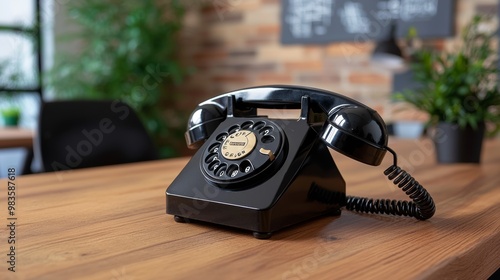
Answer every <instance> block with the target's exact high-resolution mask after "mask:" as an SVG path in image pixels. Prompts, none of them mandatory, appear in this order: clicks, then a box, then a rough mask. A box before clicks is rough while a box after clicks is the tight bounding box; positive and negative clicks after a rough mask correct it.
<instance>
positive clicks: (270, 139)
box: [260, 135, 274, 144]
mask: <svg viewBox="0 0 500 280" xmlns="http://www.w3.org/2000/svg"><path fill="white" fill-rule="evenodd" d="M260 141H261V142H262V143H265V144H267V143H272V142H274V137H273V136H271V135H266V136H264V137H262V138H261V139H260Z"/></svg>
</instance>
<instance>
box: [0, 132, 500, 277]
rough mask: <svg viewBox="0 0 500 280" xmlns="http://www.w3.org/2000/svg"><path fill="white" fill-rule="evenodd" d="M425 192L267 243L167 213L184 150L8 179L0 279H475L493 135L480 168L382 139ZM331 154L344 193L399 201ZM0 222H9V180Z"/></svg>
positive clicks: (498, 178)
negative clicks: (444, 161) (413, 213)
mask: <svg viewBox="0 0 500 280" xmlns="http://www.w3.org/2000/svg"><path fill="white" fill-rule="evenodd" d="M390 144H391V147H393V148H394V149H395V150H396V151H397V152H398V154H399V162H400V164H401V165H402V167H404V168H405V169H406V170H407V171H409V172H410V173H411V174H412V175H413V176H414V177H415V178H416V179H418V180H419V182H420V183H421V184H422V185H424V187H426V188H427V189H428V190H429V192H430V193H431V194H432V196H433V197H434V200H435V202H436V205H437V212H436V215H435V216H434V217H433V218H431V219H430V220H428V221H417V220H415V219H410V218H401V217H391V216H381V215H362V214H356V213H352V212H349V211H345V210H344V211H343V212H342V215H341V216H340V217H324V218H320V219H317V220H314V221H311V222H307V223H304V224H300V225H298V226H295V227H292V228H289V229H285V230H282V231H279V232H277V233H275V234H274V235H273V237H272V238H271V239H270V240H257V239H255V238H253V237H252V235H251V233H250V232H246V231H241V230H235V229H230V228H225V227H220V226H215V225H210V224H201V223H190V224H179V223H176V222H174V220H173V217H172V216H169V215H166V214H165V189H166V188H167V187H168V185H169V184H170V183H171V182H172V180H173V179H174V178H175V177H176V175H177V174H178V173H179V172H180V170H181V169H182V168H183V167H184V165H185V164H186V163H187V161H188V158H180V159H172V160H161V161H154V162H145V163H137V164H127V165H117V166H111V167H101V168H91V169H80V170H75V171H68V172H59V173H46V174H37V175H27V176H19V177H17V178H16V180H15V182H16V188H17V200H16V203H17V204H16V206H17V208H16V217H17V221H16V225H17V227H16V257H17V258H16V272H10V271H8V270H7V268H8V263H7V262H6V261H7V260H8V259H7V258H8V257H7V254H8V253H9V251H8V250H9V244H7V238H8V235H9V230H8V228H7V227H6V226H2V227H1V231H0V248H1V253H0V256H1V257H0V263H1V265H0V279H51V280H52V279H122V280H124V279H127V280H130V279H481V278H483V279H484V278H487V277H488V276H489V275H491V274H492V273H493V272H494V271H495V270H497V269H498V268H499V267H500V204H499V202H500V142H499V141H498V140H496V141H488V142H487V143H486V145H485V148H484V151H483V160H482V164H480V165H475V164H453V165H438V164H437V163H436V162H435V159H434V154H433V148H432V144H431V142H430V141H429V140H418V141H417V140H408V141H402V140H393V139H391V141H390ZM332 155H333V156H334V158H335V161H336V162H337V164H338V166H339V168H340V170H341V173H342V174H343V176H344V179H345V181H346V182H347V191H348V194H353V195H362V196H368V197H387V198H401V199H404V198H405V196H404V194H402V193H401V191H400V190H399V189H396V188H395V187H394V186H393V185H392V184H391V182H389V181H388V180H387V179H386V177H385V176H383V174H382V172H383V170H384V169H385V168H386V167H388V166H389V165H390V164H391V162H392V159H391V158H390V157H389V156H387V157H386V159H385V160H384V162H383V163H382V165H381V166H379V167H371V166H367V165H364V164H362V163H358V162H356V161H353V160H351V159H349V158H346V157H344V156H342V155H340V154H338V153H336V152H332ZM0 185H1V186H2V188H1V189H2V191H1V200H0V201H1V203H0V209H1V210H0V213H1V216H0V218H1V219H2V222H3V223H5V224H8V222H7V205H6V195H7V189H6V186H7V180H6V179H2V180H0Z"/></svg>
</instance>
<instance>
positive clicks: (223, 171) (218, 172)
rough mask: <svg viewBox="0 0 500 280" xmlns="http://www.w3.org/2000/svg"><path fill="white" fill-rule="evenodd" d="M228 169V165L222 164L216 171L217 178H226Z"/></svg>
mask: <svg viewBox="0 0 500 280" xmlns="http://www.w3.org/2000/svg"><path fill="white" fill-rule="evenodd" d="M226 169H227V165H226V164H224V163H223V164H221V165H219V167H218V168H217V169H215V176H217V177H224V175H226Z"/></svg>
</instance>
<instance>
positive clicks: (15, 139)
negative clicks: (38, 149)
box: [0, 127, 33, 149]
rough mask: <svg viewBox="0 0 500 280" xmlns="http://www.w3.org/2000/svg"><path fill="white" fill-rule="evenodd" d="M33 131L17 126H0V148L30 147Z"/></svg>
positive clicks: (31, 145)
mask: <svg viewBox="0 0 500 280" xmlns="http://www.w3.org/2000/svg"><path fill="white" fill-rule="evenodd" d="M32 147H33V131H32V130H30V129H25V128H18V127H12V128H11V127H0V149H1V148H32Z"/></svg>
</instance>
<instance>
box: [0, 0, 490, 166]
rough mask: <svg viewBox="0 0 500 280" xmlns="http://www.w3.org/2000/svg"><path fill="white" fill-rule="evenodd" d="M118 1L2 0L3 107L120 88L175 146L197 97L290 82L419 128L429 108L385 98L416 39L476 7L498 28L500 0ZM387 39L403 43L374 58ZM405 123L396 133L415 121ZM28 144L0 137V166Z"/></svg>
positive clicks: (452, 24)
mask: <svg viewBox="0 0 500 280" xmlns="http://www.w3.org/2000/svg"><path fill="white" fill-rule="evenodd" d="M124 2H125V1H116V0H100V1H97V0H83V1H69V0H38V1H36V0H17V1H10V0H0V110H1V111H2V114H4V115H8V114H11V115H12V114H14V115H15V114H16V113H17V114H19V122H18V124H17V126H18V127H20V128H26V129H35V128H36V126H37V118H38V112H39V107H40V104H41V103H42V101H44V100H57V99H112V100H118V99H119V100H122V101H124V102H126V103H128V104H129V105H130V106H131V107H132V108H134V109H135V110H136V111H137V112H138V114H139V116H140V118H141V120H142V121H143V123H144V125H145V127H146V129H147V130H148V132H149V133H150V134H151V136H152V138H153V139H154V142H155V144H156V145H157V146H158V147H159V150H160V155H161V157H174V156H182V155H189V153H190V152H189V151H188V150H187V149H186V148H185V142H184V136H183V133H184V129H185V125H186V120H187V118H188V116H189V114H190V113H191V111H192V109H193V108H195V107H196V105H197V104H198V103H200V102H202V101H204V100H206V99H208V98H210V97H213V96H215V95H218V94H221V93H224V92H227V91H232V90H235V89H239V88H244V87H250V86H258V85H266V84H295V85H302V86H311V87H317V88H323V89H327V90H330V91H334V92H338V93H341V94H343V95H347V96H349V97H352V98H354V99H357V100H359V101H361V102H363V103H365V104H366V105H368V106H370V107H372V108H374V109H375V110H377V111H378V112H379V114H380V115H381V116H382V117H383V118H384V120H385V121H386V123H388V124H392V123H394V124H396V125H395V126H394V127H395V128H396V127H398V129H399V126H398V124H399V123H403V128H405V127H406V128H411V127H412V125H414V124H415V123H416V124H417V128H416V129H417V130H419V129H422V125H421V124H422V123H423V122H425V121H426V120H427V118H428V117H427V115H426V114H425V113H422V112H419V111H417V110H416V109H413V108H412V107H410V106H408V105H406V104H403V103H399V102H395V101H393V99H392V98H391V96H392V94H393V93H394V92H396V91H401V90H404V89H405V88H411V87H413V86H414V84H413V81H412V79H411V77H409V75H410V74H409V73H408V67H407V63H408V60H409V59H411V54H412V51H413V49H414V48H415V47H426V48H432V49H435V50H440V51H451V50H453V49H455V48H456V46H457V44H458V43H459V41H460V30H461V29H462V28H463V27H464V26H466V25H467V23H469V22H470V21H471V19H472V17H473V16H474V15H477V14H480V15H491V16H492V17H493V20H492V21H490V22H489V24H490V26H488V27H487V28H497V21H498V19H497V14H498V11H499V8H498V1H497V0H456V1H453V0H450V1H448V0H425V1H416V0H413V1H412V0H387V1H361V0H358V1H354V0H352V1H349V0H337V1H336V0H319V1H318V0H316V1H312V0H310V1H301V0H198V1H195V0H188V1H174V0H157V1H153V0H144V1H126V3H124ZM391 30H392V32H391ZM417 38H418V40H417ZM391 40H392V41H391ZM387 42H389V43H391V42H393V43H394V42H395V44H396V45H397V47H398V48H399V49H400V53H399V54H398V53H397V52H396V53H394V51H392V52H391V51H388V52H387V53H388V55H389V56H386V57H384V56H382V59H378V58H379V57H378V56H376V54H383V53H384V50H381V49H379V48H381V47H380V45H381V44H382V43H387ZM495 43H496V41H495ZM382 48H383V47H382ZM394 56H395V57H394ZM410 76H411V75H410ZM0 125H2V126H6V125H8V124H7V121H6V120H5V119H4V120H2V121H0ZM0 133H1V132H0ZM408 133H409V134H404V133H403V134H402V135H400V136H401V137H418V136H419V135H420V133H421V131H420V132H417V133H416V134H415V133H414V132H411V131H410V132H408ZM25 153H26V151H25V149H23V148H8V149H0V176H5V174H3V173H1V172H5V171H6V166H7V164H9V165H14V166H16V165H18V166H21V165H22V161H23V158H24V156H25V155H24V154H25ZM32 168H33V169H34V170H35V171H36V169H37V161H36V159H35V161H34V162H33V166H32Z"/></svg>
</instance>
